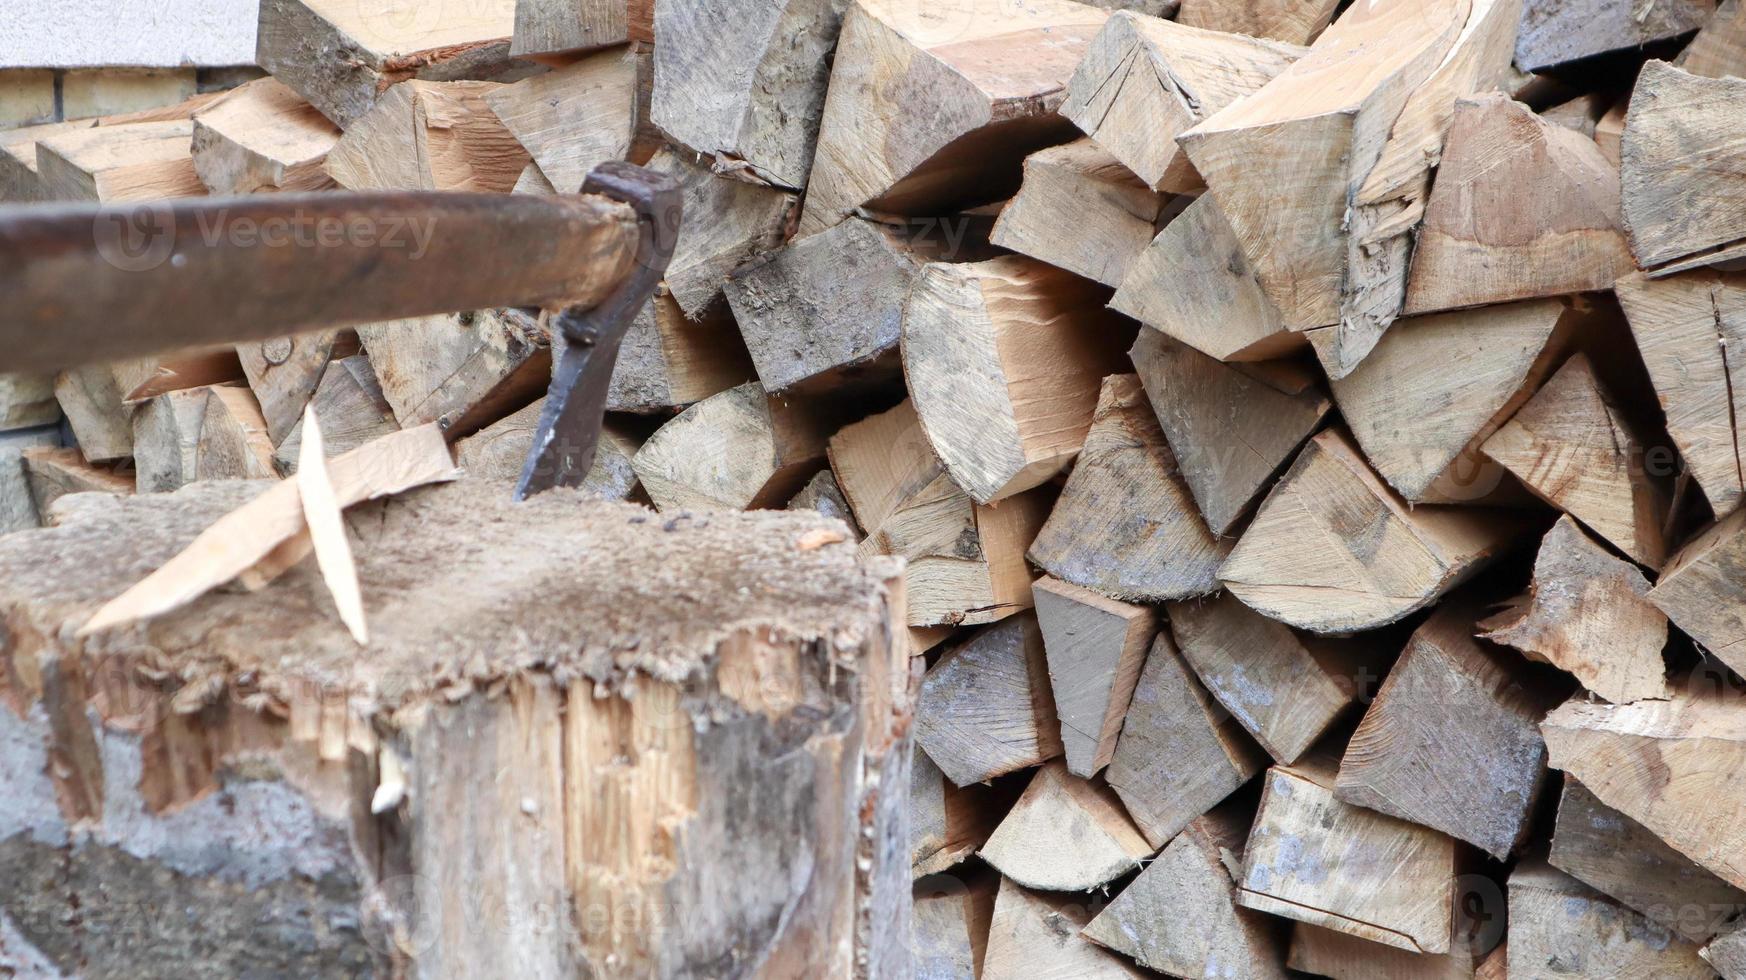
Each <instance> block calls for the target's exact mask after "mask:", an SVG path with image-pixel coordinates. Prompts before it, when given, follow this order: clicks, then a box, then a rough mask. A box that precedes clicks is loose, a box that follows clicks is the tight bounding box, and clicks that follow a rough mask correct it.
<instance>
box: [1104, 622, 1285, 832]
mask: <svg viewBox="0 0 1746 980" xmlns="http://www.w3.org/2000/svg"><path fill="white" fill-rule="evenodd" d="M1265 764H1266V754H1265V753H1263V752H1262V751H1261V749H1260V748H1258V747H1257V746H1256V745H1255V743H1254V742H1252V741H1250V740H1249V737H1248V736H1247V735H1245V734H1243V730H1242V727H1241V726H1240V725H1238V724H1237V722H1236V720H1235V719H1234V718H1232V717H1231V716H1230V714H1229V713H1228V712H1226V711H1224V710H1222V709H1220V708H1219V706H1218V704H1217V703H1216V702H1214V701H1213V699H1212V698H1211V697H1210V696H1209V695H1208V694H1207V693H1206V689H1205V688H1203V687H1201V686H1200V681H1198V680H1196V679H1195V676H1194V672H1193V671H1191V670H1189V669H1188V664H1186V663H1185V662H1183V659H1182V655H1181V654H1180V653H1178V652H1177V651H1176V644H1175V643H1173V642H1171V640H1170V634H1169V633H1167V632H1166V633H1159V634H1158V636H1157V638H1156V639H1154V640H1153V641H1152V649H1151V652H1150V653H1149V654H1148V655H1147V657H1146V665H1145V666H1144V667H1143V668H1141V670H1140V680H1139V683H1138V684H1136V685H1135V686H1134V696H1133V700H1132V701H1131V702H1130V703H1129V705H1128V714H1127V719H1126V721H1124V722H1123V724H1122V734H1121V740H1120V741H1119V742H1117V743H1116V751H1115V757H1114V758H1113V759H1111V760H1110V764H1109V769H1108V770H1107V771H1106V773H1105V776H1104V778H1105V779H1107V780H1108V782H1109V785H1110V788H1112V789H1114V790H1115V792H1116V795H1118V796H1120V797H1121V800H1122V803H1124V804H1125V805H1126V806H1127V810H1128V813H1130V814H1132V815H1133V818H1134V822H1135V823H1136V824H1138V825H1139V827H1140V830H1141V831H1142V832H1143V833H1144V834H1145V835H1146V839H1147V841H1149V842H1150V843H1151V845H1152V847H1153V849H1157V848H1159V847H1163V846H1164V845H1165V844H1166V843H1168V842H1169V841H1170V839H1171V838H1172V837H1175V836H1176V835H1177V834H1178V833H1180V832H1181V831H1182V828H1184V827H1186V826H1188V823H1189V821H1191V820H1193V819H1194V818H1195V817H1198V816H1200V815H1201V814H1203V813H1205V812H1207V811H1208V810H1210V809H1212V808H1213V807H1214V806H1215V805H1217V804H1218V802H1219V801H1220V800H1223V799H1224V798H1225V797H1227V796H1229V795H1231V793H1233V792H1235V791H1236V789H1237V787H1239V786H1241V785H1243V784H1244V783H1246V782H1248V781H1249V779H1250V778H1251V777H1252V776H1254V775H1255V774H1256V773H1257V772H1260V771H1261V769H1262V767H1263V766H1264V765H1265Z"/></svg>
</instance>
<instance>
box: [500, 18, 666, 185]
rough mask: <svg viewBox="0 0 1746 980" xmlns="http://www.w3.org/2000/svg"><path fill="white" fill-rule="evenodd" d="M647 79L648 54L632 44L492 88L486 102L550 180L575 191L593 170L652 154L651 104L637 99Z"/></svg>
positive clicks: (645, 157)
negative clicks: (597, 167) (618, 161)
mask: <svg viewBox="0 0 1746 980" xmlns="http://www.w3.org/2000/svg"><path fill="white" fill-rule="evenodd" d="M648 74H649V56H648V54H647V53H646V52H640V51H639V49H638V47H637V46H635V45H633V46H631V47H628V48H613V49H611V50H608V51H598V52H595V53H593V54H590V55H587V56H585V57H583V58H580V59H578V60H577V61H576V62H574V63H572V64H568V65H565V66H564V67H562V68H556V69H553V70H552V71H549V72H546V73H544V74H541V75H535V76H533V77H532V78H524V79H522V80H521V81H519V82H516V83H515V84H513V85H505V86H501V87H497V88H492V89H490V90H489V91H487V92H486V93H485V96H484V98H485V104H486V105H487V106H489V107H490V108H491V111H492V112H494V113H496V115H497V118H498V119H499V120H500V121H501V122H502V124H503V127H504V128H505V129H506V130H508V131H509V132H510V133H512V134H514V136H515V138H516V139H517V140H519V141H520V142H521V145H522V146H523V147H525V148H526V150H527V152H528V153H529V154H530V155H531V156H532V157H533V162H535V163H537V164H539V167H540V172H541V173H542V174H544V175H545V177H546V179H547V181H549V182H550V183H551V185H552V186H553V187H554V188H556V189H557V190H558V191H559V193H563V194H576V193H579V192H580V191H581V190H582V182H583V181H584V180H586V179H587V177H588V172H589V171H591V170H593V169H594V168H595V167H596V166H598V165H600V164H602V163H605V162H607V161H609V160H631V161H633V162H637V163H640V162H643V161H645V160H647V159H648V158H649V157H650V156H651V155H653V153H654V150H655V146H654V140H653V138H652V136H651V134H650V132H649V127H650V124H649V122H648V119H647V115H646V113H647V110H648V105H647V100H646V99H639V98H638V91H639V88H641V87H642V86H643V85H645V84H646V82H647V78H648Z"/></svg>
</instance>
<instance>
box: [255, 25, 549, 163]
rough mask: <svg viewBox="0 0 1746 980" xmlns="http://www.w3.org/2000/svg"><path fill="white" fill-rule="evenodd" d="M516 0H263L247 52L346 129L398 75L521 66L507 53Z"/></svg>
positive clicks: (483, 72)
mask: <svg viewBox="0 0 1746 980" xmlns="http://www.w3.org/2000/svg"><path fill="white" fill-rule="evenodd" d="M515 2H516V0H481V2H479V3H468V4H467V5H465V6H464V7H453V8H450V7H448V6H446V5H437V6H432V7H428V8H427V7H419V8H417V9H413V8H408V7H403V6H399V5H397V4H395V3H394V2H392V0H366V2H363V3H340V2H334V0H265V2H263V3H262V4H261V19H260V36H259V39H258V40H257V42H256V47H255V60H256V63H258V64H259V65H260V66H261V67H262V68H265V69H266V70H267V71H268V72H270V73H271V74H272V75H273V77H274V78H277V79H278V80H279V81H281V82H283V83H285V84H286V85H289V86H290V87H291V88H293V89H295V90H296V91H297V94H299V95H301V96H303V97H304V98H305V99H308V100H309V101H310V103H311V104H312V105H314V106H315V107H316V108H317V109H320V110H321V111H322V112H323V113H324V114H325V115H326V116H327V117H328V118H329V119H331V120H333V121H334V122H335V123H338V124H339V126H340V127H341V128H343V129H346V130H348V131H349V130H350V129H351V127H352V124H353V123H355V122H357V121H358V120H359V119H360V118H362V117H363V116H364V115H365V114H366V113H368V112H369V111H370V110H371V108H372V107H374V106H376V105H377V104H378V103H379V102H380V101H381V99H382V98H383V97H384V95H385V94H386V93H389V92H392V91H394V86H395V83H397V82H402V81H404V80H406V79H425V80H429V81H447V80H451V79H471V78H493V77H502V76H504V75H505V74H506V73H511V74H512V73H514V72H515V71H517V70H525V69H518V68H517V66H516V64H515V63H514V62H511V61H510V60H509V38H510V35H511V34H513V33H514V31H515Z"/></svg>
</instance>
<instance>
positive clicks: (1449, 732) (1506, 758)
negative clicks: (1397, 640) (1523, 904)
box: [1334, 598, 1549, 861]
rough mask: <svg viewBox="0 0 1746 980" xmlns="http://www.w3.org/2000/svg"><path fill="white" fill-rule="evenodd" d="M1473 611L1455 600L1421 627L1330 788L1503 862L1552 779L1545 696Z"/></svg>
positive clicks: (1339, 795)
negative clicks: (1480, 633) (1543, 722)
mask: <svg viewBox="0 0 1746 980" xmlns="http://www.w3.org/2000/svg"><path fill="white" fill-rule="evenodd" d="M1473 613H1474V609H1473V608H1472V607H1471V606H1469V605H1467V604H1466V603H1464V602H1462V601H1460V600H1459V598H1458V599H1455V600H1451V601H1450V602H1447V603H1445V604H1443V606H1441V607H1440V608H1439V609H1438V610H1437V611H1436V612H1435V613H1433V614H1432V615H1431V618H1430V619H1428V620H1426V621H1425V623H1424V625H1422V626H1420V627H1419V628H1418V629H1417V630H1415V631H1414V632H1413V635H1412V639H1411V640H1409V641H1407V645H1406V649H1405V650H1404V651H1403V652H1402V653H1401V655H1400V660H1398V661H1397V662H1396V663H1395V665H1394V667H1393V669H1391V670H1390V671H1389V672H1388V678H1387V680H1384V681H1383V682H1382V688H1381V690H1379V691H1378V692H1377V694H1376V699H1375V700H1374V701H1372V702H1371V704H1370V707H1369V709H1368V710H1366V711H1365V713H1364V720H1363V721H1362V722H1360V723H1359V725H1358V730H1357V731H1356V732H1354V733H1353V734H1352V740H1351V742H1350V743H1349V744H1348V745H1347V746H1346V754H1345V757H1344V758H1342V759H1341V760H1340V775H1339V778H1338V780H1337V781H1336V782H1335V784H1334V795H1335V796H1336V797H1337V798H1338V799H1340V800H1341V801H1343V802H1346V803H1351V804H1354V805H1357V806H1362V807H1366V808H1368V809H1371V810H1375V811H1377V812H1379V813H1386V814H1389V815H1390V816H1395V817H1399V818H1401V819H1402V820H1410V821H1412V822H1413V823H1416V824H1420V825H1423V826H1426V827H1430V828H1431V829H1433V830H1439V831H1442V832H1443V833H1445V834H1448V835H1449V836H1451V837H1454V838H1457V839H1460V840H1464V841H1467V842H1468V843H1469V844H1472V845H1473V846H1475V847H1477V848H1479V849H1480V850H1483V851H1486V852H1488V853H1490V854H1491V855H1492V856H1493V857H1496V858H1497V859H1498V860H1500V861H1502V860H1506V859H1508V857H1509V856H1510V854H1511V853H1512V852H1513V851H1514V850H1515V849H1516V847H1517V846H1518V845H1520V844H1521V843H1522V841H1523V839H1524V838H1525V837H1526V836H1527V833H1528V829H1529V827H1528V825H1529V822H1530V820H1531V818H1532V815H1533V812H1534V805H1535V802H1536V801H1537V800H1538V799H1539V796H1540V788H1541V786H1543V785H1544V784H1545V781H1546V744H1545V742H1544V741H1542V740H1541V738H1540V730H1539V727H1538V726H1539V721H1540V718H1541V717H1542V716H1543V715H1544V713H1545V710H1546V708H1547V707H1549V705H1546V704H1544V703H1543V698H1542V697H1541V696H1539V695H1538V694H1537V693H1536V692H1535V691H1534V690H1532V689H1531V688H1530V687H1529V684H1531V683H1532V681H1531V678H1528V677H1526V676H1525V675H1524V674H1523V673H1522V672H1521V671H1520V669H1519V668H1518V667H1517V666H1516V665H1517V664H1519V663H1520V661H1517V660H1515V659H1514V657H1513V655H1511V654H1508V653H1505V652H1503V651H1500V650H1497V649H1496V648H1488V647H1487V646H1486V645H1484V644H1482V643H1481V641H1479V640H1476V639H1474V638H1473V631H1474V629H1473V620H1474V616H1473Z"/></svg>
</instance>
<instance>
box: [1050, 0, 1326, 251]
mask: <svg viewBox="0 0 1746 980" xmlns="http://www.w3.org/2000/svg"><path fill="white" fill-rule="evenodd" d="M1329 12H1330V13H1331V12H1332V11H1331V10H1330V11H1329ZM1324 24H1325V22H1324ZM1208 26H1209V25H1206V24H1195V25H1190V26H1183V24H1182V23H1172V22H1170V21H1166V20H1159V19H1157V18H1155V17H1145V16H1142V15H1139V14H1134V13H1125V12H1124V13H1118V14H1115V15H1114V16H1112V17H1110V19H1109V21H1108V23H1106V24H1104V26H1103V30H1101V31H1100V32H1098V34H1097V36H1096V37H1094V38H1093V39H1092V41H1091V44H1090V46H1089V47H1088V48H1087V49H1086V51H1085V57H1084V59H1083V60H1082V61H1080V63H1079V67H1078V68H1077V69H1076V70H1075V71H1074V73H1073V76H1072V78H1070V79H1069V80H1068V82H1067V99H1066V101H1065V102H1064V103H1062V105H1061V114H1062V115H1063V116H1066V117H1067V118H1068V119H1071V120H1073V122H1074V124H1075V125H1077V126H1078V127H1079V128H1080V129H1081V130H1082V131H1083V132H1084V133H1085V134H1086V135H1087V136H1089V137H1091V138H1092V139H1093V140H1094V141H1096V143H1097V145H1098V146H1100V147H1102V148H1103V149H1104V150H1106V151H1108V152H1109V153H1110V154H1112V155H1113V156H1114V157H1115V158H1116V159H1117V160H1119V161H1121V163H1123V164H1124V165H1126V166H1127V168H1128V169H1129V170H1131V171H1133V172H1134V173H1135V174H1137V175H1138V176H1139V178H1140V180H1141V181H1142V182H1143V183H1144V184H1145V185H1146V186H1148V187H1150V188H1152V189H1153V190H1158V191H1168V192H1170V193H1173V194H1180V193H1186V192H1190V191H1195V190H1198V189H1200V188H1201V187H1202V186H1203V185H1202V183H1201V180H1200V175H1199V174H1198V173H1197V172H1195V169H1194V166H1193V164H1191V163H1189V162H1188V157H1187V156H1186V155H1184V154H1183V152H1182V150H1181V148H1179V147H1178V146H1177V145H1176V137H1177V136H1179V135H1181V134H1182V133H1183V132H1185V131H1186V130H1188V129H1190V128H1192V127H1193V126H1194V125H1195V124H1196V123H1198V122H1200V121H1201V120H1202V119H1205V118H1206V117H1207V116H1210V115H1212V114H1213V113H1215V112H1218V111H1219V110H1220V109H1223V108H1225V107H1226V106H1228V105H1230V104H1231V103H1233V102H1236V101H1237V100H1239V99H1242V98H1244V97H1246V96H1248V95H1251V94H1253V93H1254V92H1255V91H1256V90H1257V89H1259V88H1260V87H1261V86H1263V85H1265V84H1267V82H1269V81H1271V80H1272V79H1273V77H1274V76H1275V75H1278V74H1279V73H1280V72H1282V71H1284V70H1285V68H1286V66H1288V65H1290V64H1291V63H1292V62H1293V61H1296V60H1297V59H1298V58H1299V57H1301V56H1302V55H1303V49H1301V48H1298V47H1296V46H1295V45H1291V44H1279V43H1276V42H1270V41H1263V40H1260V39H1258V38H1256V37H1245V36H1243V35H1242V34H1237V33H1222V32H1224V31H1228V30H1230V28H1213V29H1211V30H1202V29H1201V28H1204V27H1208ZM1300 43H1301V42H1300ZM1111 285H1114V283H1111Z"/></svg>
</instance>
